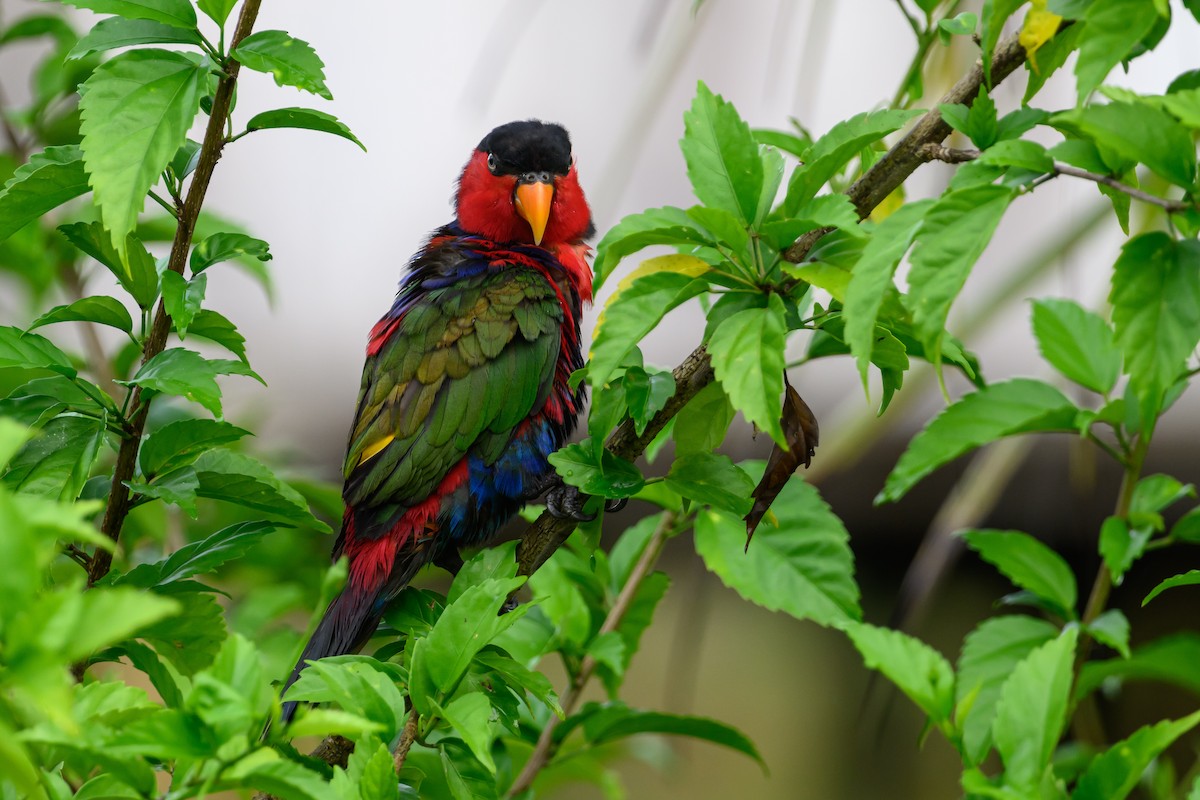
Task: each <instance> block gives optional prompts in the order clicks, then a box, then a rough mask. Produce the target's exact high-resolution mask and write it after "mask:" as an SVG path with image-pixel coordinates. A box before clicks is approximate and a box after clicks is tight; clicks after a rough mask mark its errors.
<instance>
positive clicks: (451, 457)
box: [284, 120, 594, 720]
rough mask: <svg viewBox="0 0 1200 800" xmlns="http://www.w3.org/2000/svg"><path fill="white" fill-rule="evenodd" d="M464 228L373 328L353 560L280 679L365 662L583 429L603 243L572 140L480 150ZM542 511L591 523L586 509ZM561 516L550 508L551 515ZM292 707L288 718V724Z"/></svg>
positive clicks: (470, 177)
mask: <svg viewBox="0 0 1200 800" xmlns="http://www.w3.org/2000/svg"><path fill="white" fill-rule="evenodd" d="M455 210H456V212H457V216H456V218H455V220H454V221H453V222H451V223H450V224H449V225H446V226H445V227H442V228H439V229H438V230H436V231H434V233H433V234H432V236H431V237H430V239H429V241H428V243H427V244H426V245H425V246H424V247H423V248H422V249H421V250H420V252H418V253H417V254H416V256H414V257H413V259H412V261H411V262H410V264H409V268H408V271H407V273H406V274H405V275H404V276H403V278H402V279H401V282H400V288H399V291H398V292H397V294H396V300H395V302H394V303H393V304H392V307H391V309H390V310H389V311H388V312H387V313H386V314H384V316H383V318H382V319H381V320H379V322H378V323H376V325H375V327H374V328H372V329H371V333H370V336H369V338H368V343H367V357H366V365H365V367H364V368H363V377H362V388H361V389H360V390H359V395H358V408H357V411H356V412H355V414H354V424H353V426H352V427H351V430H350V442H349V445H348V448H347V452H346V460H345V464H344V470H343V471H344V475H345V486H344V488H343V490H342V497H343V499H344V500H345V503H346V511H345V516H344V517H343V520H342V528H341V532H340V533H339V534H338V537H337V541H336V542H335V543H334V546H333V557H334V558H335V559H336V558H338V557H340V556H342V555H343V554H344V555H345V556H346V557H347V558H348V560H349V577H348V580H347V583H346V587H345V589H343V591H342V593H341V594H340V595H338V597H337V598H336V599H334V601H333V602H332V603H331V604H330V606H329V608H328V609H327V610H326V612H325V616H324V617H323V618H322V619H321V622H320V624H319V625H318V626H317V629H316V631H315V632H314V633H313V636H312V639H311V640H310V641H309V642H308V645H307V646H306V647H305V648H304V652H303V654H302V655H301V656H300V660H299V662H298V663H297V665H296V668H295V670H294V671H293V672H292V675H291V677H290V678H289V680H288V685H289V686H290V685H291V683H292V682H294V681H295V680H296V678H297V676H298V675H299V674H300V671H301V670H303V669H304V667H305V665H306V662H308V661H310V660H315V659H319V658H323V657H325V656H331V655H342V654H345V653H351V652H355V651H357V650H358V649H360V648H361V647H362V646H363V645H364V644H366V641H367V640H368V639H369V638H370V637H371V634H372V633H374V631H375V628H376V627H377V626H378V624H379V620H380V618H381V617H382V615H383V612H384V609H385V608H386V606H387V604H388V602H389V601H391V600H392V599H394V598H395V597H396V595H397V594H398V593H399V592H400V591H401V590H402V589H403V588H404V587H405V586H406V585H407V584H408V582H409V581H410V580H412V577H413V575H415V574H416V572H417V571H418V570H419V569H420V568H421V567H422V566H424V565H426V564H428V563H431V562H433V563H438V564H442V565H446V566H448V567H450V568H451V569H453V568H454V567H455V566H456V565H461V563H462V562H461V559H460V557H459V555H458V548H459V547H461V546H474V545H480V544H483V543H485V542H486V541H487V540H488V539H490V538H491V537H492V536H493V535H494V534H495V533H496V532H497V530H498V529H499V528H500V526H501V525H503V524H504V523H505V522H507V521H508V520H509V519H510V518H511V517H512V516H513V515H514V514H515V513H516V511H517V510H518V509H519V508H520V507H521V505H522V504H523V503H525V502H526V501H528V500H530V499H532V498H534V497H536V496H537V495H538V494H540V493H541V492H542V491H544V490H545V489H546V488H547V486H549V485H551V484H552V481H553V474H554V473H553V469H552V468H551V466H550V464H549V462H548V461H547V457H548V456H549V455H550V454H551V453H552V452H554V451H555V450H556V449H558V448H559V447H560V446H562V445H563V443H564V442H565V441H566V440H567V438H568V437H569V436H570V435H571V432H572V431H573V430H574V428H575V422H576V418H577V416H578V414H579V412H580V409H581V407H582V405H583V402H584V397H583V389H582V388H580V389H576V390H572V389H571V388H570V387H569V386H568V377H569V376H570V375H571V373H572V372H573V371H574V370H576V369H579V368H580V367H582V366H583V355H582V353H581V350H580V331H579V323H580V314H581V312H582V308H583V304H584V303H590V302H591V297H592V273H591V269H590V267H589V266H588V263H587V261H586V260H585V256H586V254H587V252H588V248H587V245H585V244H584V240H585V239H587V238H588V237H589V236H591V235H592V233H593V230H594V229H593V226H592V219H591V211H590V210H589V208H588V204H587V201H586V200H585V199H584V194H583V189H582V188H580V185H579V179H578V175H577V173H576V169H575V163H574V160H573V158H572V154H571V140H570V138H569V136H568V135H567V131H566V130H565V129H563V128H562V127H561V126H559V125H554V124H549V123H544V122H539V121H537V120H529V121H522V122H511V123H509V124H507V125H501V126H500V127H498V128H496V129H495V130H493V131H492V132H491V133H489V134H488V135H487V136H485V137H484V138H483V141H481V142H480V143H479V146H478V147H477V148H476V149H475V152H474V153H472V155H471V158H470V160H469V161H468V162H467V165H466V167H465V168H464V169H463V171H462V174H461V176H460V178H459V181H458V192H457V195H456V197H455ZM560 490H561V484H560V485H559V490H556V491H555V493H554V495H553V497H552V498H550V499H548V505H551V506H554V507H555V510H556V511H557V513H560V514H566V515H571V516H579V517H582V516H583V515H582V509H581V508H580V498H579V496H578V494H574V495H571V494H570V493H569V492H567V493H565V494H564V493H562V492H561V491H560ZM550 500H553V502H550ZM294 711H295V703H287V704H285V706H284V719H285V720H286V719H289V718H290V717H291V716H292V714H293V713H294Z"/></svg>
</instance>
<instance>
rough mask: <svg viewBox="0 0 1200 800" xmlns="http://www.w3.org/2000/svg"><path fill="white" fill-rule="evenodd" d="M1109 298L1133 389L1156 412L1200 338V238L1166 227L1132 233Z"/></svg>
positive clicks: (1118, 262)
mask: <svg viewBox="0 0 1200 800" xmlns="http://www.w3.org/2000/svg"><path fill="white" fill-rule="evenodd" d="M1108 299H1109V302H1110V303H1112V306H1113V312H1112V316H1113V326H1114V327H1115V328H1116V336H1117V344H1118V345H1119V346H1120V347H1121V349H1122V351H1123V352H1124V354H1125V368H1126V369H1127V370H1128V371H1129V374H1130V381H1131V383H1132V386H1133V389H1134V391H1135V392H1136V394H1137V396H1138V398H1139V400H1140V401H1141V404H1142V407H1143V410H1144V412H1153V413H1152V414H1150V415H1151V416H1153V414H1156V413H1157V411H1158V408H1159V406H1160V405H1161V403H1162V398H1163V396H1164V394H1165V393H1166V390H1167V389H1168V388H1169V387H1170V386H1171V385H1172V384H1173V383H1175V380H1176V379H1177V378H1178V377H1179V374H1180V373H1181V372H1182V371H1183V370H1184V368H1185V365H1186V363H1187V359H1188V357H1189V356H1190V355H1191V353H1192V351H1193V350H1194V349H1195V348H1196V344H1197V342H1200V244H1198V243H1197V242H1195V241H1190V240H1189V241H1183V242H1176V241H1175V240H1173V239H1172V238H1171V237H1170V236H1168V235H1167V234H1165V233H1161V232H1153V233H1146V234H1142V235H1141V236H1137V237H1135V238H1133V239H1130V240H1129V241H1128V242H1126V244H1125V246H1124V247H1123V248H1122V250H1121V256H1120V257H1119V258H1118V259H1117V263H1116V265H1115V266H1114V267H1113V277H1112V292H1111V293H1110V294H1109V298H1108Z"/></svg>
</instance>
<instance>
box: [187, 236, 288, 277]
mask: <svg viewBox="0 0 1200 800" xmlns="http://www.w3.org/2000/svg"><path fill="white" fill-rule="evenodd" d="M244 258H255V259H258V260H259V261H270V260H271V253H270V245H268V244H267V243H266V242H264V241H263V240H262V239H255V238H253V237H251V236H247V235H246V234H244V233H214V234H212V235H211V236H207V237H205V238H204V240H203V241H201V242H200V243H199V244H197V245H196V247H195V248H194V249H193V250H192V257H191V269H192V273H193V274H196V273H199V272H202V271H204V270H206V269H208V268H209V267H211V266H212V265H213V264H218V263H220V262H222V261H232V260H234V259H244Z"/></svg>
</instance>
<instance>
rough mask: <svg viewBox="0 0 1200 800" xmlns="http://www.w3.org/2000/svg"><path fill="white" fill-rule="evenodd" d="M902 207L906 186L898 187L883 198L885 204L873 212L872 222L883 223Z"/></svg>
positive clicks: (882, 203) (881, 204) (878, 206)
mask: <svg viewBox="0 0 1200 800" xmlns="http://www.w3.org/2000/svg"><path fill="white" fill-rule="evenodd" d="M902 205H904V184H900V185H899V186H897V187H896V188H895V189H894V190H892V193H891V194H889V195H888V196H887V197H885V198H883V202H881V203H880V204H879V205H877V206H875V209H874V210H873V211H872V212H871V216H870V220H871V221H872V222H883V221H884V220H885V219H887V218H888V217H890V216H891V215H892V214H893V213H895V211H896V209H898V208H900V206H902Z"/></svg>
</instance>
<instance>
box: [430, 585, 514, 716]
mask: <svg viewBox="0 0 1200 800" xmlns="http://www.w3.org/2000/svg"><path fill="white" fill-rule="evenodd" d="M524 583H525V578H524V577H518V578H505V579H492V580H486V581H483V582H482V583H480V584H478V585H476V586H472V587H471V588H469V589H467V590H466V591H465V592H463V593H462V595H461V596H460V597H459V598H458V599H457V600H455V601H454V602H453V603H450V604H449V605H447V606H446V609H445V610H444V611H443V612H442V615H441V616H440V617H438V621H437V622H436V623H435V624H434V626H433V630H431V631H430V632H429V635H428V636H426V637H425V638H423V639H419V640H417V645H416V649H415V650H414V652H413V656H412V659H413V660H412V680H413V684H414V686H413V687H410V691H411V692H412V701H413V704H414V706H416V707H417V708H418V710H420V709H421V708H422V707H424V709H425V710H423V711H421V713H423V714H424V713H428V711H429V710H430V708H431V706H430V704H429V701H431V700H434V699H435V698H433V697H431V696H429V695H424V696H422V693H421V692H420V691H418V690H417V686H418V685H420V683H421V681H420V679H421V678H426V679H427V680H428V681H429V686H430V687H431V688H432V689H433V690H434V691H436V692H438V693H440V694H441V695H442V696H449V694H450V693H451V692H452V691H453V689H454V687H455V686H456V685H457V684H458V682H459V680H460V679H461V678H462V676H463V675H464V674H465V673H466V671H467V667H469V666H470V664H471V660H472V659H474V657H475V654H476V653H478V652H479V651H480V650H482V649H483V648H484V647H486V646H487V645H488V644H490V643H491V642H492V640H493V639H495V638H496V637H497V636H498V635H499V634H500V633H501V632H503V631H504V630H506V629H508V628H509V627H511V626H512V625H513V624H514V623H515V622H516V621H517V620H518V619H520V618H521V617H522V616H523V614H524V610H523V609H525V608H528V607H527V606H524V607H522V606H518V607H517V609H516V610H514V611H510V612H509V613H507V614H504V615H503V616H500V615H499V612H500V607H501V606H502V605H504V601H505V600H506V599H507V597H508V595H509V593H510V592H512V591H513V590H514V589H516V588H517V587H519V586H521V585H523V584H524Z"/></svg>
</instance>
